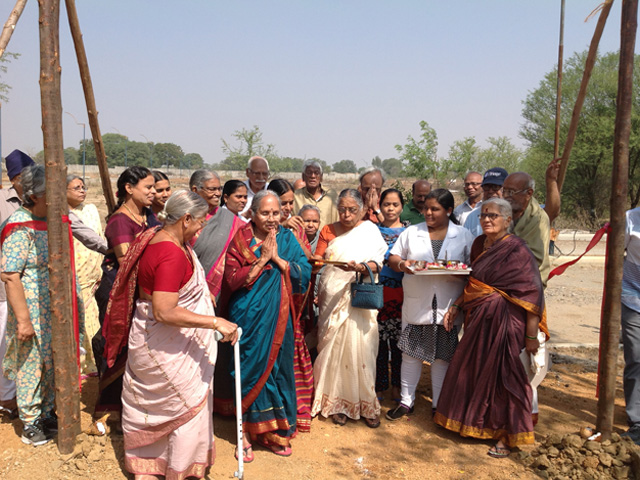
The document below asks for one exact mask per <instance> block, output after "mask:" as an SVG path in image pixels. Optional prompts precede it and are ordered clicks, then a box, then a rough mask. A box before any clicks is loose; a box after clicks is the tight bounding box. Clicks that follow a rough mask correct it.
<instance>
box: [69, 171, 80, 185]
mask: <svg viewBox="0 0 640 480" xmlns="http://www.w3.org/2000/svg"><path fill="white" fill-rule="evenodd" d="M74 180H82V177H79V176H78V175H74V174H73V173H70V174H69V175H67V185H69V184H70V183H71V182H73V181H74ZM82 184H83V185H84V180H82Z"/></svg>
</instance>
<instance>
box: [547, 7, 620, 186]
mask: <svg viewBox="0 0 640 480" xmlns="http://www.w3.org/2000/svg"><path fill="white" fill-rule="evenodd" d="M611 5H613V0H605V2H604V3H603V4H602V9H601V11H600V17H598V23H597V25H596V29H595V31H594V32H593V38H592V39H591V44H590V45H589V53H588V54H587V61H586V62H585V65H584V73H583V74H582V83H580V90H579V91H578V97H577V98H576V104H575V106H574V107H573V113H572V115H571V123H570V124H569V132H568V133H567V140H566V141H565V143H564V150H563V151H562V160H561V161H560V171H559V172H558V190H560V191H562V184H563V183H564V177H565V176H566V174H567V166H568V165H569V156H570V155H571V149H572V148H573V143H574V142H575V140H576V132H577V130H578V120H580V112H581V111H582V105H583V104H584V98H585V97H586V95H587V86H588V85H589V80H590V79H591V71H592V70H593V66H594V64H595V63H596V56H597V54H598V45H599V44H600V38H601V37H602V32H603V30H604V26H605V24H606V23H607V17H608V16H609V12H610V11H611Z"/></svg>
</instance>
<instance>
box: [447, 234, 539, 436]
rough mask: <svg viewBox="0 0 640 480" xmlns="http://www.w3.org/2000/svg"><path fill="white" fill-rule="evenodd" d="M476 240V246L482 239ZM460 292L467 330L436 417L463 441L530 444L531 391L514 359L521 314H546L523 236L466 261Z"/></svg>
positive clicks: (521, 334)
mask: <svg viewBox="0 0 640 480" xmlns="http://www.w3.org/2000/svg"><path fill="white" fill-rule="evenodd" d="M484 238H485V237H484V235H481V236H480V237H478V239H476V243H474V247H476V246H477V245H478V244H479V245H482V242H484ZM471 266H472V268H473V272H472V274H471V277H470V279H469V283H468V284H467V286H466V288H465V291H464V310H465V314H466V317H465V333H464V336H463V337H462V341H461V342H460V344H459V346H458V349H457V350H456V352H455V354H454V356H453V360H452V361H451V365H450V366H449V370H448V371H447V375H446V377H445V380H444V385H443V387H442V393H441V395H440V400H439V402H438V410H437V413H436V415H435V417H434V420H435V422H436V423H438V424H439V425H441V426H443V427H445V428H447V429H449V430H452V431H455V432H458V433H460V435H462V436H468V437H474V438H481V439H496V440H499V439H503V440H504V441H505V443H507V444H508V445H509V446H510V447H514V446H517V445H522V444H531V443H533V442H534V434H533V420H532V415H531V408H532V398H531V397H532V390H531V385H530V384H529V378H528V376H527V373H526V371H525V369H524V366H523V365H522V362H521V360H520V358H519V355H520V352H521V350H522V349H523V348H524V340H525V327H526V320H527V312H531V313H533V314H535V315H538V316H540V319H541V320H540V323H539V328H540V330H541V331H543V332H545V334H546V335H547V337H548V330H547V328H546V313H545V308H544V295H543V290H542V281H541V279H540V272H539V270H538V265H537V263H536V261H535V258H534V256H533V254H532V253H531V251H530V250H529V249H528V248H527V246H526V244H525V243H524V241H522V239H520V238H518V237H515V236H512V235H510V236H507V237H504V238H503V239H502V240H500V241H499V242H497V243H495V244H494V245H492V246H491V247H490V248H489V249H487V250H486V251H485V252H483V253H481V254H480V255H479V256H478V257H477V258H475V259H474V260H473V261H472V264H471Z"/></svg>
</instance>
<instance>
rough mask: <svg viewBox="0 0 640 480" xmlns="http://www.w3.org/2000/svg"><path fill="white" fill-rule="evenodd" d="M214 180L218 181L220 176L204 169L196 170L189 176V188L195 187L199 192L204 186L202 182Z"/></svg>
mask: <svg viewBox="0 0 640 480" xmlns="http://www.w3.org/2000/svg"><path fill="white" fill-rule="evenodd" d="M214 178H217V179H218V181H220V176H219V175H218V174H217V173H216V172H214V171H213V170H205V169H204V168H202V169H200V170H196V171H195V172H193V173H192V174H191V178H190V179H189V188H190V189H191V188H193V187H196V188H197V189H198V190H200V189H201V188H202V187H203V186H204V182H208V181H209V180H212V179H214Z"/></svg>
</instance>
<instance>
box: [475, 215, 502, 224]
mask: <svg viewBox="0 0 640 480" xmlns="http://www.w3.org/2000/svg"><path fill="white" fill-rule="evenodd" d="M503 216H504V215H500V214H499V213H481V214H480V220H484V219H485V218H488V219H489V220H490V221H492V222H495V221H496V219H497V218H498V217H503Z"/></svg>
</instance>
